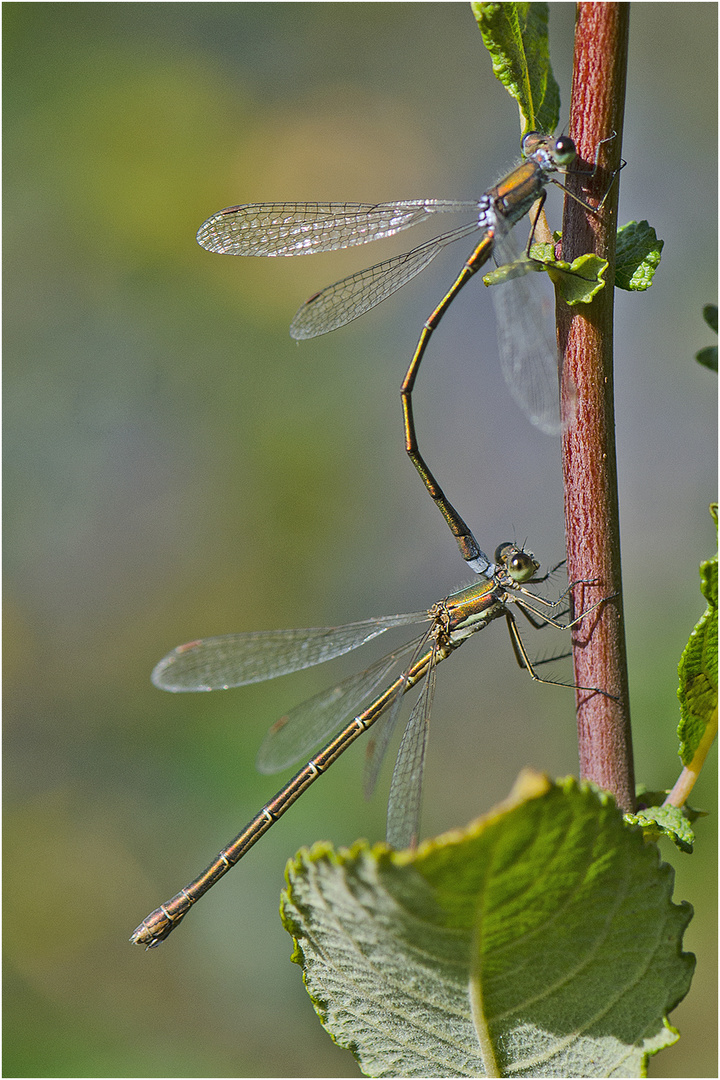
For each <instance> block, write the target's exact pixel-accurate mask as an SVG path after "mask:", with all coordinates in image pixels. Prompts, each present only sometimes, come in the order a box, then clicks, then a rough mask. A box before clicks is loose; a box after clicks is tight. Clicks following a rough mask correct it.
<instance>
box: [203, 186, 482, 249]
mask: <svg viewBox="0 0 720 1080" xmlns="http://www.w3.org/2000/svg"><path fill="white" fill-rule="evenodd" d="M477 209H478V205H477V203H476V202H457V201H454V200H445V201H443V200H440V199H409V200H406V201H404V202H390V203H342V202H322V203H315V202H281V203H248V204H246V205H243V206H228V207H227V208H226V209H225V210H220V211H219V212H218V213H217V214H213V216H212V217H211V218H208V220H207V221H205V222H203V224H202V225H201V226H200V228H199V229H198V233H197V242H198V244H200V246H201V247H204V248H206V249H207V250H208V251H215V252H217V253H218V254H220V255H268V256H273V255H309V254H312V252H314V251H335V250H337V249H338V248H346V247H352V246H353V245H355V244H367V243H368V242H369V241H371V240H380V239H381V238H382V237H384V236H394V235H395V233H397V232H400V231H401V230H402V229H409V228H410V227H411V226H412V225H417V224H418V222H420V221H425V220H426V219H427V218H429V217H430V216H431V214H438V213H449V212H451V213H456V212H458V211H473V212H477Z"/></svg>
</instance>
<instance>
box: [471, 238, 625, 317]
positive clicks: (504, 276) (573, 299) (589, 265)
mask: <svg viewBox="0 0 720 1080" xmlns="http://www.w3.org/2000/svg"><path fill="white" fill-rule="evenodd" d="M554 250H555V249H554V245H553V244H545V243H543V244H533V245H532V247H531V248H530V255H531V256H532V258H531V259H519V260H518V261H517V262H512V263H506V264H505V265H504V266H499V267H497V269H495V270H490V271H489V272H488V273H487V274H485V275H484V277H483V281H484V283H485V284H486V285H499V284H500V283H501V282H503V281H508V280H509V279H510V278H513V277H519V276H521V275H522V274H527V273H530V272H531V271H533V270H536V271H542V270H546V271H547V274H548V276H549V278H550V280H551V281H552V283H553V285H554V286H555V288H556V289H557V291H558V293H559V294H560V296H561V297H562V299H563V300H564V301H565V303H566V304H569V305H570V306H574V305H575V304H589V303H590V301H591V300H592V298H593V297H594V296H595V295H596V294H597V293H598V292H600V290H601V289H604V288H605V281H604V275H605V271H606V270H607V268H608V264H607V260H606V259H601V258H600V257H599V256H598V255H580V256H579V257H578V258H577V259H575V260H574V261H573V262H571V263H568V262H562V261H557V260H556V259H555V257H554Z"/></svg>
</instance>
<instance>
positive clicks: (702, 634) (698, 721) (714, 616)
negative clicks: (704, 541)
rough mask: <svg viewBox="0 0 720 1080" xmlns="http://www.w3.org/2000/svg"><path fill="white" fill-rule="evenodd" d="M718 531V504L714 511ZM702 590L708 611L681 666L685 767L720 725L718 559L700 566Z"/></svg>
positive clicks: (684, 653)
mask: <svg viewBox="0 0 720 1080" xmlns="http://www.w3.org/2000/svg"><path fill="white" fill-rule="evenodd" d="M710 513H711V514H712V516H713V518H714V520H715V526H716V528H717V523H718V508H717V504H713V505H712V506H711V507H710ZM700 589H701V591H702V594H703V596H704V597H705V599H706V600H707V608H706V609H705V612H704V614H703V616H702V618H701V619H700V621H699V622H698V624H697V626H696V627H695V628H694V629H693V631H692V633H691V634H690V640H689V641H688V643H687V645H686V647H685V649H684V650H683V654H682V656H681V657H680V663H679V665H678V675H679V677H680V685H679V687H678V692H677V693H678V699H679V701H680V724H679V726H678V736H679V738H680V750H679V754H680V757H681V758H682V762H683V765H686V766H690V765H691V763H692V761H693V758H695V756H696V755H697V754H698V752H699V751H700V750H701V749H705V752H707V747H706V746H705V745H704V744H706V743H707V742H708V740H710V741H712V739H713V738H714V736H715V733H716V732H717V722H718V678H717V676H718V557H717V555H714V556H713V557H712V558H711V559H708V560H707V561H706V562H703V563H701V564H700Z"/></svg>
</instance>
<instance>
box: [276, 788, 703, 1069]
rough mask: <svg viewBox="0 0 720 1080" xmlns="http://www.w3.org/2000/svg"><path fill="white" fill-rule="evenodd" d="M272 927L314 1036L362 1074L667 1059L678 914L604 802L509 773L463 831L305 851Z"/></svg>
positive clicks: (677, 989) (678, 975) (676, 980)
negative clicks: (294, 969)
mask: <svg viewBox="0 0 720 1080" xmlns="http://www.w3.org/2000/svg"><path fill="white" fill-rule="evenodd" d="M286 877H287V890H286V892H285V893H284V894H283V901H282V906H281V913H282V917H283V921H284V924H285V926H286V928H287V929H288V931H289V932H290V933H291V934H292V935H293V938H294V941H295V950H294V953H293V960H295V961H296V962H297V963H299V964H301V965H302V967H303V977H304V980H305V984H306V986H307V989H308V992H309V993H310V996H311V998H312V1000H313V1004H314V1006H315V1009H316V1011H317V1012H318V1014H319V1016H320V1018H321V1020H322V1022H323V1024H324V1025H325V1027H326V1028H327V1030H328V1031H329V1032H330V1034H331V1035H332V1037H333V1039H334V1040H335V1041H336V1042H337V1043H339V1044H340V1045H341V1046H345V1047H347V1048H348V1049H350V1050H352V1052H353V1053H354V1054H355V1055H356V1057H357V1058H358V1060H359V1061H360V1064H361V1067H362V1069H363V1070H364V1071H365V1072H366V1073H367V1074H369V1075H372V1076H408V1077H410V1076H418V1077H426V1076H454V1077H457V1076H544V1077H545V1076H583V1077H595V1076H618V1077H627V1076H643V1075H645V1067H646V1061H647V1057H648V1056H649V1055H650V1054H654V1053H656V1052H657V1051H658V1050H660V1049H662V1047H664V1046H668V1045H669V1044H671V1043H673V1042H674V1041H675V1040H676V1038H677V1033H676V1032H675V1031H674V1029H673V1028H672V1027H671V1026H670V1025H669V1023H668V1021H667V1013H668V1012H669V1010H671V1009H672V1008H674V1007H675V1005H677V1003H678V1002H679V1001H680V1000H681V999H682V997H684V995H685V994H686V992H687V990H688V987H689V985H690V980H691V976H692V971H693V967H694V957H693V956H692V955H691V954H689V953H683V952H682V947H681V941H682V934H683V931H684V929H685V927H686V925H687V923H688V921H689V919H690V916H691V909H690V906H689V905H687V904H683V905H681V906H677V905H675V904H673V903H672V901H671V894H672V885H673V870H672V869H671V867H669V866H667V865H665V864H663V863H661V862H660V860H659V856H658V852H657V848H656V847H655V846H654V845H646V844H644V843H643V838H642V833H641V831H640V830H639V829H631V828H629V827H628V826H627V825H625V824H624V823H623V820H622V815H621V814H620V811H619V810H618V809H617V808H616V807H615V805H614V803H613V802H612V800H611V799H610V797H609V796H605V795H602V794H598V793H596V792H595V791H594V790H593V789H592V788H591V787H590V786H588V785H582V784H578V783H577V782H576V781H574V780H572V779H570V780H566V781H562V782H561V783H559V784H553V783H551V782H550V781H549V780H548V779H547V778H545V777H543V776H540V775H539V774H537V773H530V772H526V773H524V774H521V777H520V778H519V780H518V783H517V784H516V786H515V789H514V791H513V793H512V794H511V796H510V797H509V799H508V800H507V801H506V802H504V803H502V804H500V805H499V806H497V807H496V808H495V809H494V810H492V811H491V812H490V813H488V814H487V815H485V816H484V817H482V818H480V819H479V820H478V821H476V822H474V823H472V824H471V825H470V826H468V828H467V829H464V830H458V831H455V832H451V833H447V834H446V835H444V836H441V837H438V838H437V839H435V840H430V841H426V842H425V843H423V844H421V846H420V847H419V849H418V850H417V851H415V852H394V851H392V850H391V849H390V848H388V847H387V845H384V844H380V845H376V846H375V847H372V848H371V847H370V846H369V845H368V844H367V843H365V842H360V843H358V844H356V845H354V847H353V848H351V849H350V850H341V851H338V852H336V851H334V850H333V848H332V847H331V846H330V845H329V844H318V845H315V847H313V849H312V850H311V851H307V850H304V851H301V852H300V853H299V854H298V855H297V856H296V858H295V859H294V860H292V861H291V862H290V863H289V864H288V867H287V871H286Z"/></svg>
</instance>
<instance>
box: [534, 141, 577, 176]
mask: <svg viewBox="0 0 720 1080" xmlns="http://www.w3.org/2000/svg"><path fill="white" fill-rule="evenodd" d="M522 153H523V157H526V158H535V159H536V160H537V161H538V163H539V164H541V165H543V166H544V167H545V168H548V167H549V168H550V169H551V170H552V169H553V168H556V169H567V167H568V166H569V165H572V163H573V161H574V160H575V158H576V157H577V151H576V149H575V143H574V142H573V141H572V139H571V138H570V137H569V136H568V135H558V137H557V139H555V138H553V136H552V135H541V134H540V132H539V131H529V132H528V133H527V135H526V136H525V137H524V139H523V141H522Z"/></svg>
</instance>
